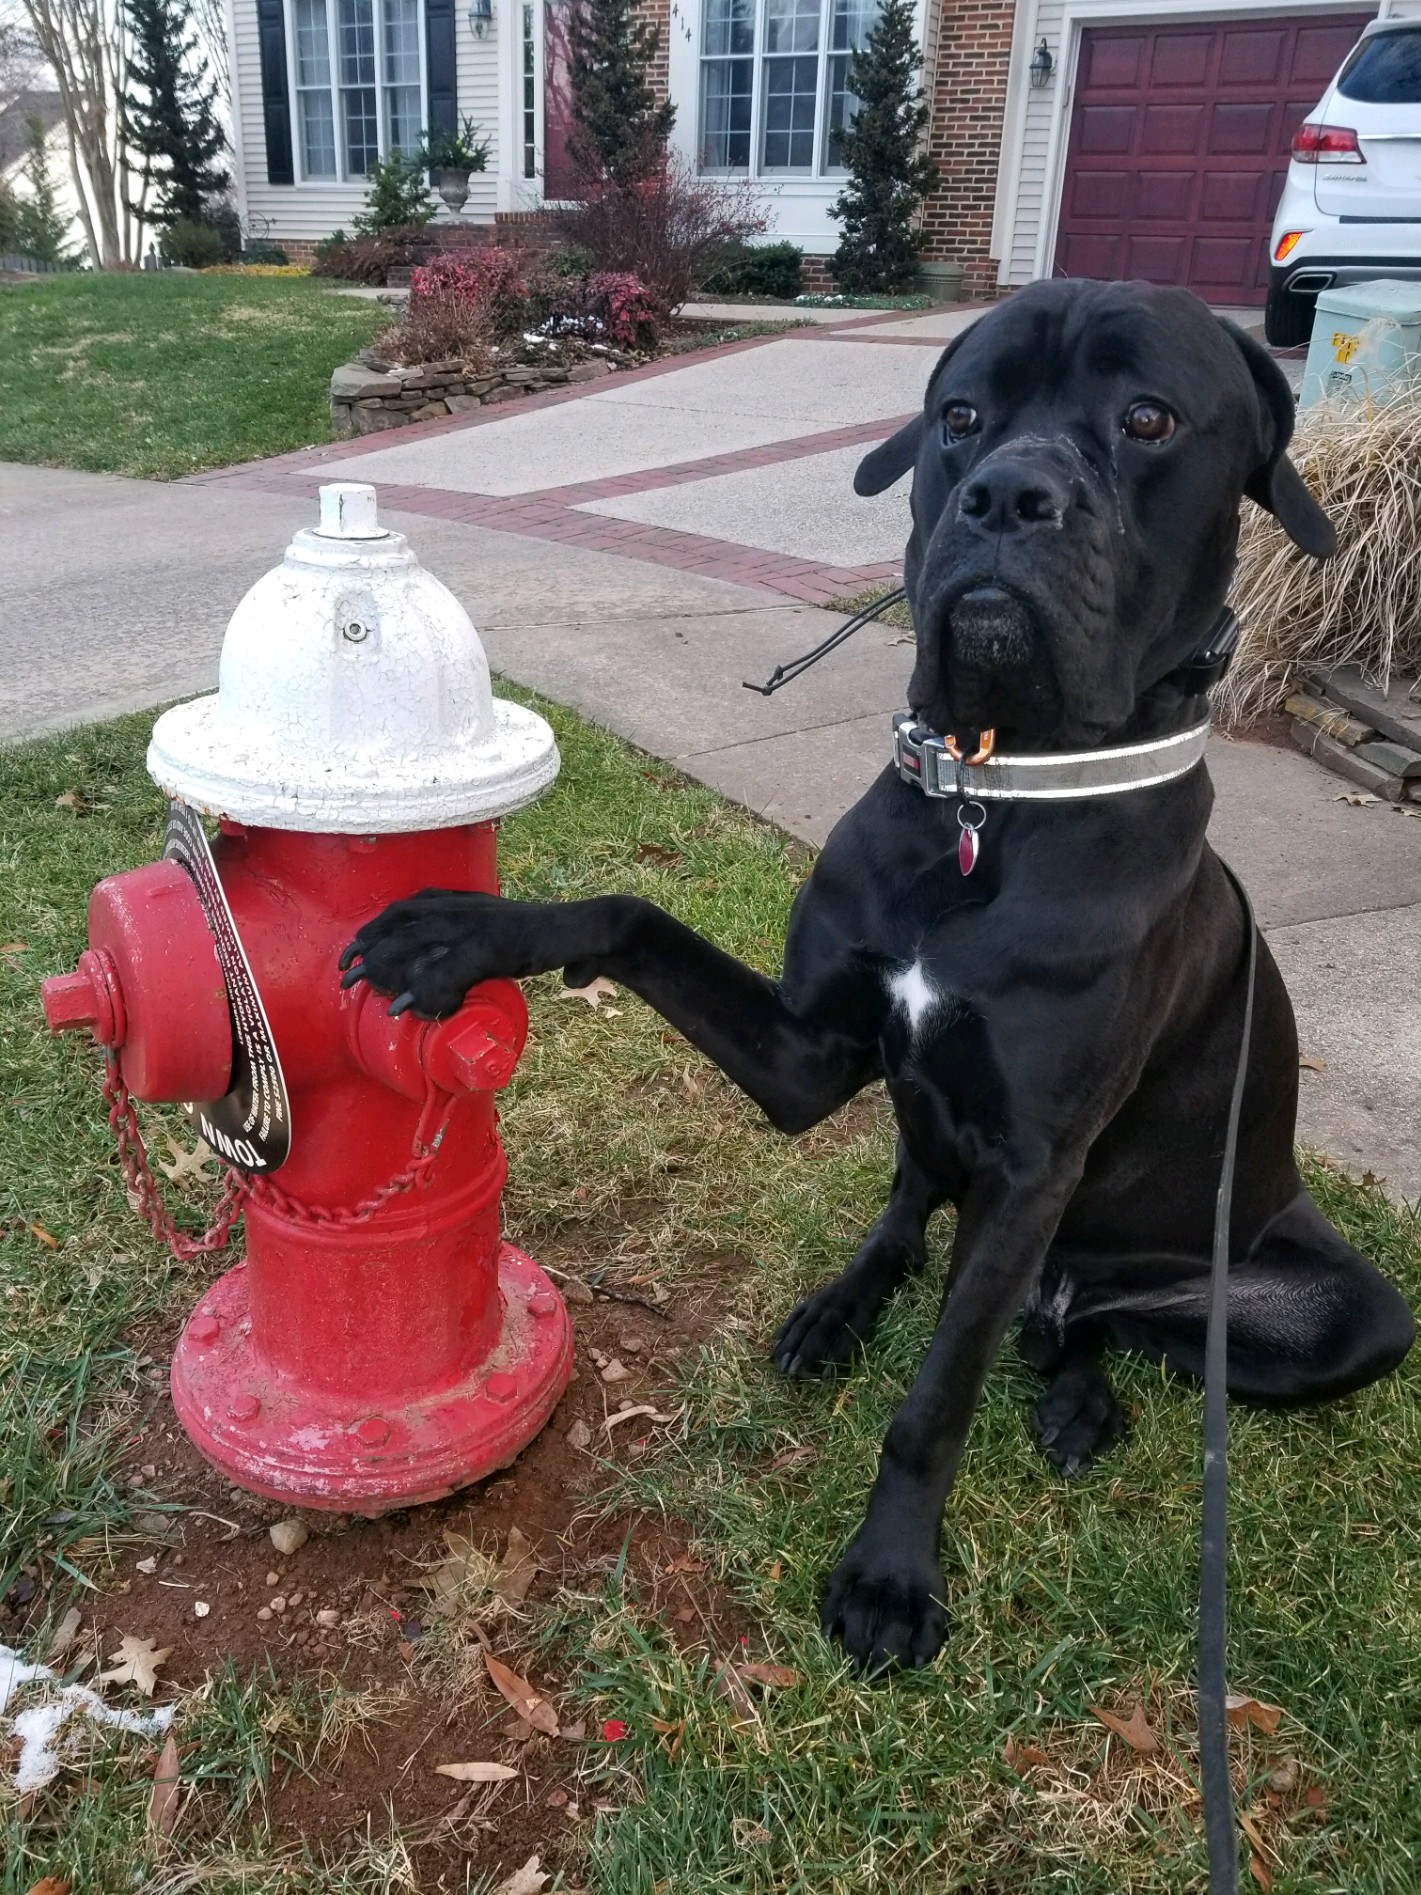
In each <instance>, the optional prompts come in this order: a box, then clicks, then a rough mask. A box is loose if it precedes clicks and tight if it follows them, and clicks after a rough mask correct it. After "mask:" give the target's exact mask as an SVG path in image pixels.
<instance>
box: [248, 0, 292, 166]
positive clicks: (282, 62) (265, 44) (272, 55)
mask: <svg viewBox="0 0 1421 1895" xmlns="http://www.w3.org/2000/svg"><path fill="white" fill-rule="evenodd" d="M257 44H258V46H259V48H260V50H261V71H262V120H263V123H264V124H265V127H266V181H267V183H268V184H294V183H295V182H296V173H295V172H294V170H293V169H292V166H291V91H290V88H289V86H288V85H287V82H286V18H285V14H284V12H283V0H257Z"/></svg>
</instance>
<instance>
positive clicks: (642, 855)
mask: <svg viewBox="0 0 1421 1895" xmlns="http://www.w3.org/2000/svg"><path fill="white" fill-rule="evenodd" d="M636 859H637V861H638V862H659V863H660V864H661V865H662V867H663V868H675V867H676V865H677V863H679V862H680V860H681V858H680V856H679V855H677V853H676V851H675V850H674V849H667V848H663V847H662V845H661V844H660V843H659V842H639V843H638V844H637V852H636Z"/></svg>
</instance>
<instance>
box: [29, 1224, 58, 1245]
mask: <svg viewBox="0 0 1421 1895" xmlns="http://www.w3.org/2000/svg"><path fill="white" fill-rule="evenodd" d="M30 1235H31V1237H33V1238H34V1239H35V1240H36V1242H37V1243H41V1244H43V1245H44V1247H45V1249H46V1250H58V1248H59V1239H58V1238H57V1237H56V1236H55V1235H54V1234H53V1232H51V1231H47V1230H46V1229H45V1227H44V1225H43V1224H31V1225H30Z"/></svg>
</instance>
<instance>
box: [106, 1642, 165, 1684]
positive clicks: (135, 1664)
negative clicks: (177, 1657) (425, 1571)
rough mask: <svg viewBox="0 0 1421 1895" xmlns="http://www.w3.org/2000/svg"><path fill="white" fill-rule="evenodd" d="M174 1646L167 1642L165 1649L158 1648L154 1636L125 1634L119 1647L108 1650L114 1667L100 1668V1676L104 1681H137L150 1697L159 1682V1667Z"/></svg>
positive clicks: (133, 1682) (110, 1682) (134, 1682)
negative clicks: (101, 1669)
mask: <svg viewBox="0 0 1421 1895" xmlns="http://www.w3.org/2000/svg"><path fill="white" fill-rule="evenodd" d="M172 1649H173V1648H172V1646H171V1645H165V1646H164V1648H163V1650H162V1651H155V1650H154V1649H153V1641H152V1639H151V1638H134V1637H132V1636H131V1635H130V1634H129V1633H125V1634H124V1636H123V1637H122V1638H121V1639H120V1640H119V1645H118V1650H117V1651H116V1652H110V1653H109V1663H110V1664H111V1665H112V1666H113V1670H112V1671H101V1672H100V1673H99V1678H100V1680H101V1681H102V1682H103V1683H104V1684H136V1685H137V1686H138V1689H139V1690H140V1691H141V1692H142V1693H143V1695H144V1697H146V1698H151V1697H152V1695H153V1693H154V1691H155V1690H156V1689H157V1685H158V1667H159V1665H161V1664H162V1662H163V1660H164V1659H165V1658H167V1657H168V1656H169V1654H170V1653H171V1652H172Z"/></svg>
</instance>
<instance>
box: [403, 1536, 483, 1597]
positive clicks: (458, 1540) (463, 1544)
mask: <svg viewBox="0 0 1421 1895" xmlns="http://www.w3.org/2000/svg"><path fill="white" fill-rule="evenodd" d="M444 1544H445V1545H446V1546H447V1547H448V1549H449V1551H448V1554H447V1555H446V1556H445V1558H443V1559H442V1560H440V1562H439V1564H438V1565H437V1566H436V1567H435V1568H434V1569H433V1571H432V1572H431V1573H430V1574H429V1577H428V1578H427V1579H421V1580H420V1582H419V1583H420V1585H421V1586H422V1587H423V1588H424V1590H425V1591H426V1592H429V1593H432V1594H433V1597H432V1598H431V1600H430V1602H429V1609H430V1611H431V1612H440V1613H447V1612H453V1611H457V1610H458V1605H459V1594H460V1593H461V1592H462V1591H463V1590H464V1588H465V1587H471V1588H473V1589H474V1590H476V1591H482V1590H483V1589H484V1588H486V1587H487V1586H488V1585H489V1583H490V1581H491V1580H492V1579H493V1576H494V1574H495V1573H496V1572H497V1570H498V1569H497V1567H496V1566H495V1564H494V1562H493V1561H492V1560H491V1559H490V1558H489V1557H488V1555H487V1554H486V1553H481V1552H480V1551H479V1549H478V1547H476V1546H475V1545H474V1543H473V1541H472V1540H471V1539H469V1538H468V1537H467V1536H466V1535H465V1534H462V1533H451V1532H450V1531H449V1529H448V1528H447V1527H446V1528H445V1530H444Z"/></svg>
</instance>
